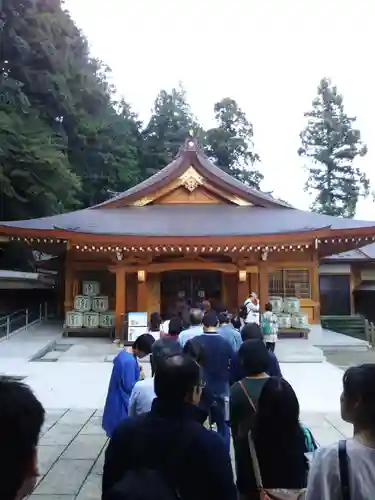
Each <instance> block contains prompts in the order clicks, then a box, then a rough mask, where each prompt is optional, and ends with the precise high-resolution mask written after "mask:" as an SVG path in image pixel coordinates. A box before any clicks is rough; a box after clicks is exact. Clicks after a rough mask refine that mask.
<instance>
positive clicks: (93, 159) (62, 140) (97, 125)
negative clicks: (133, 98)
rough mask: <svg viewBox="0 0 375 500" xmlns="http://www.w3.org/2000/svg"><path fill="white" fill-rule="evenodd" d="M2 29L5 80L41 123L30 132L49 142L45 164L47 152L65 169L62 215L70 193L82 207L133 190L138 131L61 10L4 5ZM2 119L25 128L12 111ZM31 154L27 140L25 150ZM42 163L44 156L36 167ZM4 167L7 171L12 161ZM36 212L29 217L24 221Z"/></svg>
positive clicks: (50, 5)
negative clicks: (16, 85)
mask: <svg viewBox="0 0 375 500" xmlns="http://www.w3.org/2000/svg"><path fill="white" fill-rule="evenodd" d="M1 28H2V45H3V48H4V50H3V51H2V52H1V54H0V62H2V63H3V66H4V64H5V61H7V78H8V79H9V78H11V79H12V80H14V81H17V82H20V84H21V85H22V91H23V94H24V95H25V96H27V100H28V103H29V105H30V115H31V116H33V119H34V120H35V119H37V120H39V122H41V123H40V124H39V125H40V126H37V125H36V126H35V134H36V136H37V137H39V139H40V140H43V141H44V140H45V138H44V136H43V134H42V129H43V130H45V131H47V132H45V134H47V135H48V134H50V135H51V137H52V138H53V139H52V140H49V141H48V143H49V150H48V153H49V155H47V156H46V158H45V160H46V162H47V163H51V162H52V160H51V155H52V150H54V151H55V157H56V158H60V161H61V162H62V163H61V167H60V168H59V169H58V171H59V172H60V173H61V182H60V183H59V184H60V186H61V188H63V186H65V188H66V191H65V192H63V191H60V192H61V194H62V195H61V197H60V200H59V206H60V208H61V209H70V208H71V207H72V203H71V202H72V196H73V194H74V191H77V190H79V191H78V192H77V193H76V198H77V199H78V201H79V202H80V203H81V206H84V207H86V206H92V205H94V204H95V203H99V202H101V201H104V200H106V199H107V198H108V197H109V196H110V193H111V191H112V190H118V189H120V190H122V189H126V188H128V187H130V186H132V185H133V184H135V183H136V182H138V181H139V179H140V174H139V165H138V160H139V149H138V143H137V141H138V139H137V136H139V134H140V132H139V123H138V122H137V120H136V118H135V116H134V115H133V114H132V113H131V111H130V110H129V109H128V108H127V107H126V106H127V105H124V103H116V102H115V101H114V99H113V92H114V89H113V87H112V86H111V85H110V84H109V83H108V82H109V78H108V73H109V70H108V68H106V67H105V66H104V65H103V64H102V63H101V62H100V61H97V60H95V59H92V58H90V56H89V51H88V44H87V41H86V39H85V38H84V37H83V36H82V34H81V32H80V31H79V29H78V28H77V27H76V26H75V24H74V23H73V21H72V20H71V18H70V16H69V14H68V13H67V12H66V11H64V10H63V9H62V7H61V2H60V1H59V0H54V1H51V0H24V1H23V2H19V1H17V0H4V1H3V12H2V24H1ZM3 80H4V78H3ZM3 84H4V83H3ZM3 113H6V114H7V115H8V118H9V117H12V119H14V122H15V123H14V128H15V129H17V127H19V126H20V120H21V121H22V120H24V117H23V116H22V117H20V118H18V117H17V116H16V115H17V114H18V113H19V110H15V109H14V108H13V107H12V106H11V105H8V107H7V109H3ZM35 117H37V118H35ZM28 120H30V118H28ZM22 140H24V137H23V136H22ZM36 142H38V140H36ZM28 146H29V142H28V141H27V140H26V138H25V144H23V145H22V148H27V147H28ZM20 147H21V146H20ZM23 151H24V150H23ZM46 153H47V151H46ZM52 156H53V155H52ZM62 156H63V159H62ZM42 159H43V153H42V152H41V156H40V164H41V162H42ZM8 160H9V165H11V164H12V163H11V162H12V161H13V158H12V157H9V159H8ZM66 171H70V172H71V176H72V179H75V182H74V188H73V190H72V189H70V187H69V188H68V186H67V185H66V183H65V181H64V179H65V176H66ZM76 177H78V178H79V179H80V181H81V182H80V183H79V182H77V179H76ZM45 182H46V183H47V184H49V181H48V180H45ZM54 182H55V180H54ZM80 185H81V188H80ZM35 191H36V192H38V190H37V189H35ZM28 192H29V189H28V190H27V193H28ZM27 193H26V194H27ZM30 208H32V207H30ZM44 208H45V210H46V213H51V212H52V211H54V209H55V207H54V204H52V205H51V207H50V208H49V207H48V203H46V204H45V207H44ZM41 211H42V212H43V210H36V211H34V210H31V211H30V212H29V213H28V216H29V217H35V216H38V215H40V213H41ZM43 215H44V214H43ZM13 216H14V217H16V216H18V215H17V214H16V213H15V214H14V215H13Z"/></svg>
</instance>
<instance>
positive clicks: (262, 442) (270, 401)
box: [252, 377, 309, 490]
mask: <svg viewBox="0 0 375 500" xmlns="http://www.w3.org/2000/svg"><path fill="white" fill-rule="evenodd" d="M252 437H253V442H254V445H255V450H256V454H257V457H258V461H259V467H260V471H261V475H262V480H263V485H264V486H265V487H266V488H270V489H271V488H285V489H296V490H298V489H302V488H305V487H306V483H307V473H308V467H309V464H308V460H307V458H306V456H305V452H306V435H305V432H304V430H303V428H302V427H301V424H300V420H299V403H298V399H297V396H296V393H295V392H294V390H293V388H292V386H291V385H290V384H289V383H288V382H287V381H286V380H284V379H282V378H279V377H270V378H269V379H268V380H267V382H266V383H265V385H264V387H263V390H262V392H261V394H260V397H259V400H258V409H257V414H256V418H255V422H254V428H253V431H252Z"/></svg>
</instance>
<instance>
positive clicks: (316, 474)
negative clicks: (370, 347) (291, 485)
mask: <svg viewBox="0 0 375 500" xmlns="http://www.w3.org/2000/svg"><path fill="white" fill-rule="evenodd" d="M341 417H342V419H343V420H345V421H346V422H349V423H351V424H353V430H354V437H353V438H351V439H347V440H343V441H340V442H339V443H334V444H332V445H331V446H328V447H324V448H321V449H320V450H319V451H318V452H317V453H316V455H315V457H314V459H313V462H312V466H311V471H310V474H309V482H308V488H307V497H306V499H307V500H321V499H323V498H324V500H342V499H343V500H347V499H352V500H369V499H370V498H374V492H375V364H364V365H360V366H353V367H351V368H348V370H346V372H345V374H344V378H343V392H342V395H341ZM339 456H340V457H341V467H340V459H339ZM340 468H341V473H340Z"/></svg>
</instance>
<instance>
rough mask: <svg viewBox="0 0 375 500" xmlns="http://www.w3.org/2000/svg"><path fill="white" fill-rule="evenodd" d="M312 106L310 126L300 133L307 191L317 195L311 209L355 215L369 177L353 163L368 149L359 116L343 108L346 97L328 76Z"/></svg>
mask: <svg viewBox="0 0 375 500" xmlns="http://www.w3.org/2000/svg"><path fill="white" fill-rule="evenodd" d="M312 104H313V109H312V110H311V111H309V112H308V113H305V116H306V117H307V126H306V128H305V130H303V132H302V133H301V134H300V138H301V142H302V146H301V147H300V149H299V150H298V154H299V155H300V156H304V157H306V158H308V159H309V160H310V161H309V163H308V164H307V166H306V168H307V171H308V179H307V182H306V191H308V192H309V193H310V194H313V195H314V196H315V199H314V202H313V203H312V205H311V209H312V210H315V211H317V212H319V213H323V214H327V215H334V216H339V217H354V216H355V211H356V206H357V203H358V199H359V197H360V196H367V195H368V192H369V181H368V179H367V177H366V175H365V174H364V172H362V171H361V169H360V168H359V167H358V166H356V165H355V164H354V162H355V159H356V158H357V157H360V156H364V155H365V154H366V153H367V147H366V145H365V144H363V142H362V141H361V134H360V131H359V130H358V129H356V128H354V123H355V121H356V118H353V117H349V116H348V115H347V114H346V113H345V110H344V104H343V97H342V95H341V94H339V93H338V91H337V88H336V86H334V85H332V83H331V81H330V80H329V79H328V78H324V79H322V80H321V82H320V84H319V87H318V96H317V97H316V98H315V99H314V100H313V103H312Z"/></svg>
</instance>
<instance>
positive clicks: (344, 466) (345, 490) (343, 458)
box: [339, 440, 350, 500]
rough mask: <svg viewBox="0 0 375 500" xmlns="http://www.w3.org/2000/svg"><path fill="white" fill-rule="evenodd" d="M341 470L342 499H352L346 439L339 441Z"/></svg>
mask: <svg viewBox="0 0 375 500" xmlns="http://www.w3.org/2000/svg"><path fill="white" fill-rule="evenodd" d="M339 470H340V485H341V500H350V489H349V470H348V455H347V453H346V441H345V440H341V441H339Z"/></svg>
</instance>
